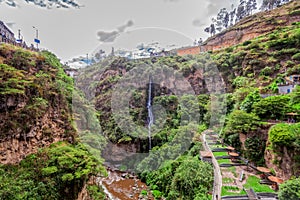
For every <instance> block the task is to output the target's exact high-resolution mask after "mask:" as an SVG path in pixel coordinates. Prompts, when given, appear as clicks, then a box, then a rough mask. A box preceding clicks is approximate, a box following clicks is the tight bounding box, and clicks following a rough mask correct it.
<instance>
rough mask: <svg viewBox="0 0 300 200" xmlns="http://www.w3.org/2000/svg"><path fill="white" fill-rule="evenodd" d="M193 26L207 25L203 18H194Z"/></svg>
mask: <svg viewBox="0 0 300 200" xmlns="http://www.w3.org/2000/svg"><path fill="white" fill-rule="evenodd" d="M192 24H193V26H196V27H202V26H205V25H206V24H205V22H203V20H200V19H194V20H193V22H192Z"/></svg>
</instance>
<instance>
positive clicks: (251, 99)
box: [240, 90, 261, 113]
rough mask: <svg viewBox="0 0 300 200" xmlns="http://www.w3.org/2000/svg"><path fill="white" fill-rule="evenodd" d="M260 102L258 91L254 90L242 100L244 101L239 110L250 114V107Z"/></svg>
mask: <svg viewBox="0 0 300 200" xmlns="http://www.w3.org/2000/svg"><path fill="white" fill-rule="evenodd" d="M260 100H261V96H260V94H259V91H258V90H255V91H253V92H250V93H249V94H248V95H247V97H246V98H245V99H244V101H243V102H242V103H241V106H240V108H241V110H244V111H246V112H247V113H250V112H251V111H252V106H253V104H254V103H256V102H259V101H260Z"/></svg>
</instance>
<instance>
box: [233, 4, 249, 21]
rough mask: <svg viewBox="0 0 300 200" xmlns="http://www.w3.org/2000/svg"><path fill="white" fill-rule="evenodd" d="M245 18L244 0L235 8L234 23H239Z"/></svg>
mask: <svg viewBox="0 0 300 200" xmlns="http://www.w3.org/2000/svg"><path fill="white" fill-rule="evenodd" d="M245 16H246V2H245V0H240V4H239V6H238V7H237V11H236V18H235V22H236V23H237V22H239V21H240V20H241V19H243V18H244V17H245Z"/></svg>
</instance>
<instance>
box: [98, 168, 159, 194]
mask: <svg viewBox="0 0 300 200" xmlns="http://www.w3.org/2000/svg"><path fill="white" fill-rule="evenodd" d="M107 172H108V176H107V177H105V178H103V177H102V178H99V179H98V182H99V183H100V185H102V187H103V188H104V191H105V194H106V196H107V199H109V200H154V198H153V196H152V195H151V192H150V190H149V189H148V187H147V185H146V184H145V183H143V182H142V181H141V180H139V179H138V178H137V177H136V176H135V175H133V174H130V173H128V172H122V171H120V170H117V169H113V168H110V167H107ZM143 190H144V192H145V191H147V195H142V194H141V193H142V191H143Z"/></svg>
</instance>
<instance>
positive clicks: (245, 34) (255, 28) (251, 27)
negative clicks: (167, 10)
mask: <svg viewBox="0 0 300 200" xmlns="http://www.w3.org/2000/svg"><path fill="white" fill-rule="evenodd" d="M299 5H300V3H299V2H298V1H293V2H292V3H290V4H288V5H285V6H284V7H285V8H284V9H283V8H280V9H274V10H271V11H267V12H263V13H258V14H256V15H253V16H249V17H246V18H244V19H242V20H241V21H240V22H239V23H237V24H236V25H235V26H234V27H232V28H229V29H228V30H226V31H224V32H221V33H219V34H217V35H215V36H213V37H211V38H209V39H208V40H207V41H206V42H205V43H204V45H203V46H201V48H200V49H201V51H209V50H211V51H215V50H219V49H223V48H226V47H230V46H234V45H237V44H239V43H242V42H245V41H248V40H251V39H253V38H256V37H258V36H260V35H264V34H267V33H270V32H272V31H274V30H275V29H276V28H277V27H279V26H288V25H291V24H292V23H294V22H299V21H300V14H294V15H291V14H290V13H291V10H293V8H295V7H297V6H299Z"/></svg>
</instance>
